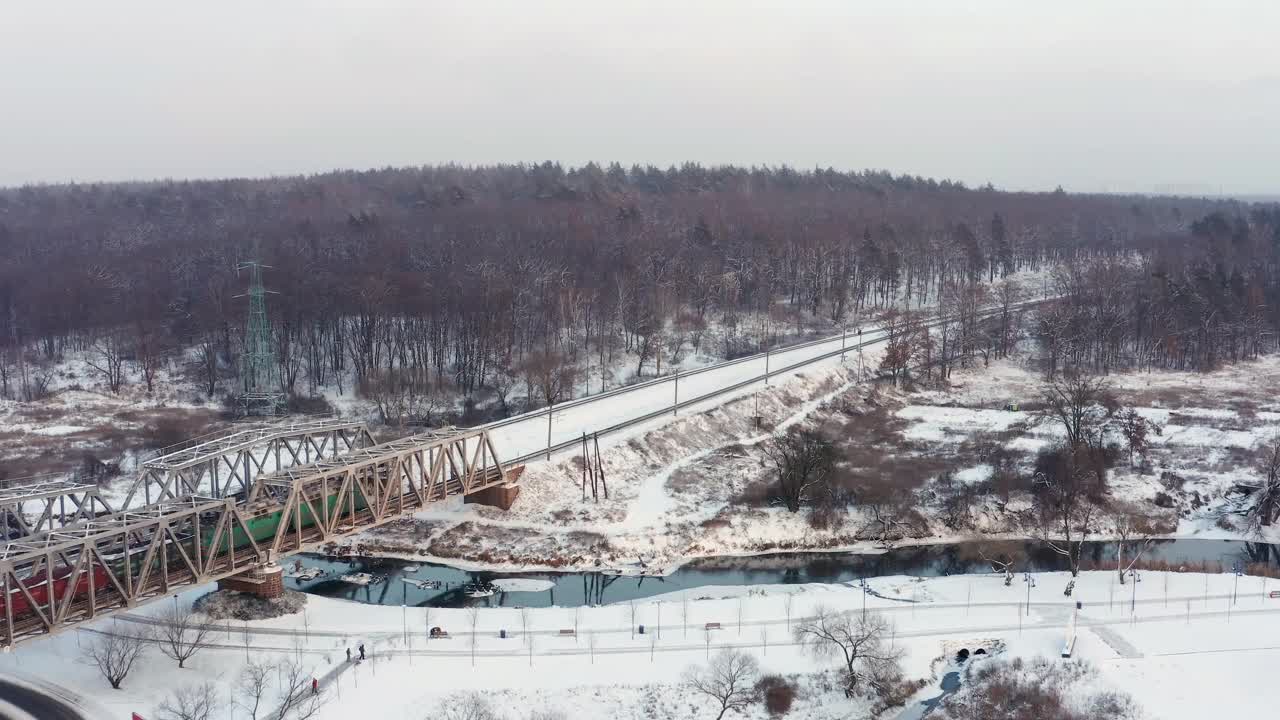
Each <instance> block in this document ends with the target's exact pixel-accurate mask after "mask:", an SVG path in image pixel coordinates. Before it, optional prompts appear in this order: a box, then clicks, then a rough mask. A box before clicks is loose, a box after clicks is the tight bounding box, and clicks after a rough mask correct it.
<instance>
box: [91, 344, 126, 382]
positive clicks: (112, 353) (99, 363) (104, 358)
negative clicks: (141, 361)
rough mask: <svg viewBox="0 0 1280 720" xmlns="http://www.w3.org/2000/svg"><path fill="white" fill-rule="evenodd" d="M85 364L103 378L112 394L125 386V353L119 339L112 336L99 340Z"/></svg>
mask: <svg viewBox="0 0 1280 720" xmlns="http://www.w3.org/2000/svg"><path fill="white" fill-rule="evenodd" d="M85 364H87V365H88V366H89V367H91V368H93V369H94V370H96V371H97V372H98V374H99V375H101V376H102V379H103V381H105V382H106V383H107V387H108V388H110V389H111V392H113V393H118V392H120V386H121V385H123V384H124V352H123V350H122V349H121V347H120V339H119V338H117V337H116V336H115V335H112V334H108V335H106V336H104V337H101V338H99V339H98V341H97V342H95V343H94V344H93V347H92V348H91V349H90V352H89V355H88V357H86V358H85Z"/></svg>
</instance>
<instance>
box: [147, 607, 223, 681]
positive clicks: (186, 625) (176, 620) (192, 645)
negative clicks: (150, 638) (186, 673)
mask: <svg viewBox="0 0 1280 720" xmlns="http://www.w3.org/2000/svg"><path fill="white" fill-rule="evenodd" d="M159 620H160V627H159V629H158V630H157V631H156V640H157V642H158V643H159V645H160V652H162V653H164V655H165V656H166V657H168V658H170V659H172V660H176V661H178V667H185V666H186V662H187V660H189V659H191V656H193V655H195V654H196V653H198V652H200V651H201V650H203V649H204V648H206V647H208V646H209V641H210V640H211V636H212V635H213V631H214V626H213V624H212V623H210V622H209V620H208V618H206V617H205V616H204V615H203V614H201V613H198V612H196V611H195V610H193V609H191V608H190V607H186V608H182V607H179V606H177V605H176V604H174V605H171V606H169V608H168V609H167V610H165V611H164V612H162V613H161V614H160V617H159Z"/></svg>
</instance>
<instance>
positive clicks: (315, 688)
mask: <svg viewBox="0 0 1280 720" xmlns="http://www.w3.org/2000/svg"><path fill="white" fill-rule="evenodd" d="M311 694H312V695H319V694H320V681H319V680H317V679H315V678H311Z"/></svg>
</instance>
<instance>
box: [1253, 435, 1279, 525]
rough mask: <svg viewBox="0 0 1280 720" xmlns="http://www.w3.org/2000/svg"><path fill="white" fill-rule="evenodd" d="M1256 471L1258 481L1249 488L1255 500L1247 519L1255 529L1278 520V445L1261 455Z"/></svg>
mask: <svg viewBox="0 0 1280 720" xmlns="http://www.w3.org/2000/svg"><path fill="white" fill-rule="evenodd" d="M1258 470H1259V473H1258V474H1259V475H1260V478H1259V481H1258V483H1256V484H1255V485H1252V486H1250V488H1249V489H1251V490H1252V493H1253V495H1254V498H1255V499H1254V502H1253V507H1252V508H1250V509H1249V518H1250V521H1251V522H1252V523H1253V524H1254V525H1255V526H1256V527H1260V528H1262V527H1270V526H1271V524H1272V523H1273V522H1275V521H1276V519H1277V518H1280V443H1276V444H1275V445H1273V446H1272V447H1271V448H1270V449H1268V450H1267V451H1266V452H1264V453H1263V455H1262V462H1261V463H1259V465H1258Z"/></svg>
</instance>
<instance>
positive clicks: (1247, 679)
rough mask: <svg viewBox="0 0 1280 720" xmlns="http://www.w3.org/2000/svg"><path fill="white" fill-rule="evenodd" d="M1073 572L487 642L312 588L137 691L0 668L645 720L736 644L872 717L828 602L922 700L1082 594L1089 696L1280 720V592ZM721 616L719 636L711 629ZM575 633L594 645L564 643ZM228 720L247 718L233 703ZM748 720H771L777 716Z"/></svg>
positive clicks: (1060, 634) (118, 710)
mask: <svg viewBox="0 0 1280 720" xmlns="http://www.w3.org/2000/svg"><path fill="white" fill-rule="evenodd" d="M1067 580H1068V576H1067V575H1066V574H1065V573H1045V574H1039V575H1036V576H1034V581H1035V584H1034V586H1033V587H1030V588H1028V587H1027V585H1026V584H1025V583H1024V582H1023V581H1022V580H1021V579H1017V580H1015V581H1014V582H1013V584H1012V585H1011V586H1005V585H1004V584H1003V582H1002V578H1001V577H1000V576H997V575H975V576H952V577H941V578H911V577H884V578H875V579H872V580H870V581H869V584H868V590H869V591H870V592H867V593H864V592H863V590H862V588H861V587H858V586H854V585H772V586H768V585H766V586H743V587H707V588H701V589H698V590H693V591H690V592H688V593H677V594H671V595H666V596H658V597H654V598H649V599H647V600H646V601H645V602H643V603H637V604H636V605H635V606H632V605H630V604H619V605H609V606H603V607H592V608H583V609H580V610H574V609H569V608H533V609H530V610H528V611H527V612H526V614H525V618H526V620H527V622H526V620H522V618H521V611H520V610H518V609H513V608H496V609H487V608H486V609H481V610H479V611H478V612H477V613H475V615H474V620H475V628H474V629H475V634H474V636H473V635H472V625H471V623H472V618H473V616H472V614H471V613H470V612H469V611H468V610H466V609H431V610H426V609H424V608H407V609H401V608H395V607H385V606H366V605H359V606H357V605H353V604H351V603H348V602H344V601H341V600H330V599H326V598H320V597H312V598H311V599H310V601H309V603H308V605H307V610H306V614H305V617H304V616H303V615H302V614H296V615H292V616H286V617H283V618H277V619H274V620H266V621H258V622H254V623H252V624H251V632H252V635H251V636H250V645H251V647H250V649H249V650H246V649H245V647H244V642H243V636H244V633H243V629H242V628H243V625H242V624H241V623H235V624H234V626H233V627H232V628H231V631H230V632H229V633H218V634H217V636H216V637H215V638H214V642H215V643H216V644H217V645H218V647H213V648H209V649H206V650H203V651H201V653H199V654H197V655H196V656H195V657H194V658H193V659H192V660H190V661H189V662H188V665H189V667H188V668H186V669H182V670H179V669H178V668H177V667H176V665H175V664H174V663H173V662H172V661H170V660H168V659H167V658H164V657H163V656H161V655H160V654H159V653H157V652H154V651H153V652H151V653H150V654H149V655H148V656H146V657H145V658H144V660H143V661H142V662H141V663H140V664H139V666H138V667H137V668H136V669H135V670H134V671H133V673H132V674H131V675H130V676H129V678H128V679H127V680H126V681H125V685H124V689H122V690H120V691H112V690H109V689H107V688H106V685H105V683H104V681H102V680H101V679H100V678H98V677H97V676H96V672H95V670H94V669H93V668H91V667H89V666H87V665H85V664H84V663H83V662H81V661H80V660H79V658H80V657H81V652H80V650H79V649H78V644H79V643H88V642H91V641H92V640H93V638H94V635H93V632H92V631H91V630H88V631H81V632H80V633H73V634H66V635H61V636H56V637H54V638H46V639H43V640H39V641H35V642H32V643H30V644H27V645H24V646H22V647H21V648H19V649H18V650H17V651H16V652H14V653H12V654H9V655H7V656H5V657H3V658H0V670H3V671H4V672H6V673H17V674H18V675H20V676H39V677H43V678H45V679H46V680H48V681H51V682H53V683H55V684H57V685H59V686H61V687H63V688H66V689H67V690H69V691H71V692H73V693H75V694H78V695H80V696H82V697H84V698H85V703H86V705H87V706H88V707H90V708H93V709H96V710H98V711H99V712H101V713H103V714H102V715H101V717H121V716H126V717H127V713H128V712H140V713H141V714H142V715H143V716H144V717H148V718H150V717H153V714H149V713H154V711H155V708H156V706H157V705H158V704H159V702H160V701H161V700H162V699H163V697H164V695H165V694H166V693H167V692H168V691H170V690H172V689H173V688H176V687H179V686H181V685H183V684H190V683H197V682H203V681H205V680H212V681H214V682H215V683H217V684H218V687H219V688H220V690H219V695H220V696H221V697H225V698H228V699H229V698H232V697H233V696H236V695H237V691H236V690H235V687H234V686H235V683H236V677H237V675H238V673H239V672H240V670H241V668H242V667H243V666H244V664H245V661H246V660H245V659H246V656H249V657H252V658H255V659H258V660H269V661H270V660H276V659H283V658H287V657H292V658H295V659H300V660H301V662H302V663H303V664H305V665H306V666H307V667H308V669H309V671H310V672H311V673H312V674H313V675H314V676H316V677H318V678H323V683H324V685H323V689H324V690H325V692H326V693H327V695H326V698H325V702H324V709H323V711H322V713H321V715H320V716H319V717H320V718H323V719H326V720H327V719H333V720H338V719H340V718H350V717H353V716H359V717H363V716H370V717H386V718H412V719H416V718H427V717H437V716H439V713H440V711H441V709H442V707H443V706H444V705H445V704H447V703H448V702H450V700H449V696H450V695H451V693H453V692H455V691H458V690H468V689H473V690H480V691H483V692H484V694H485V696H486V697H488V698H489V699H490V700H492V701H493V703H494V704H495V705H496V706H497V707H498V708H499V709H500V710H501V711H502V712H503V713H504V717H507V718H512V719H523V718H527V717H530V715H531V713H532V712H533V711H538V710H543V711H552V710H558V711H560V712H563V713H564V716H565V717H567V718H571V719H574V720H577V719H579V718H581V719H583V720H588V719H591V718H598V717H606V716H607V717H615V718H622V719H624V720H631V719H633V718H634V719H636V720H639V719H641V718H694V717H705V716H706V713H707V712H708V711H709V710H710V703H709V702H708V701H707V700H706V699H705V698H702V697H699V696H697V695H696V694H694V693H693V692H692V691H691V690H689V689H688V688H687V687H685V686H683V685H682V684H681V674H682V672H683V671H684V669H685V668H687V667H689V666H691V665H697V664H699V663H705V662H706V658H707V655H708V654H709V653H714V652H715V651H716V650H717V649H719V648H723V647H737V648H742V649H744V650H746V651H747V652H749V653H751V654H753V655H754V656H756V657H757V659H758V660H759V662H760V664H761V667H762V669H763V670H764V671H765V672H774V673H780V674H783V675H799V676H800V680H801V682H800V683H799V684H800V687H801V696H800V698H799V699H798V701H797V704H796V706H795V707H794V708H793V710H792V713H791V715H790V717H796V718H861V717H866V714H865V713H866V709H867V707H868V706H869V703H868V701H867V700H866V699H862V698H856V699H853V700H846V699H845V698H844V697H843V695H842V694H841V693H840V692H839V690H838V689H837V688H836V686H835V684H834V679H833V678H831V677H830V676H827V677H826V678H825V679H824V678H823V677H821V676H818V675H815V673H820V672H829V671H830V670H832V669H834V661H833V660H831V659H818V658H814V657H811V656H809V655H807V654H805V653H804V652H802V650H801V648H799V647H798V646H796V645H795V643H794V639H793V637H792V634H791V632H790V628H793V627H794V626H795V625H796V624H797V622H798V621H799V620H800V619H801V618H803V617H805V616H808V615H810V614H812V613H813V612H814V611H815V608H816V607H818V606H819V605H823V606H827V607H830V608H835V609H839V610H847V611H851V612H853V613H861V612H863V608H864V607H865V608H866V611H867V612H869V613H877V612H878V613H883V614H884V615H885V616H886V617H887V618H888V619H889V620H891V621H892V623H893V626H894V629H893V631H892V642H893V643H894V644H895V645H896V646H898V647H900V648H901V649H902V650H903V651H904V653H905V655H904V660H903V666H904V669H905V671H906V674H907V675H908V676H909V677H911V678H923V679H927V680H928V681H929V682H928V684H927V685H926V687H925V689H923V690H921V691H920V693H919V694H918V695H917V696H916V698H915V700H913V701H912V704H914V703H915V702H917V701H919V700H923V699H925V698H928V697H932V696H934V695H936V694H937V689H936V681H937V678H938V674H939V673H940V672H941V671H942V670H943V668H944V666H945V665H946V662H947V661H949V660H950V659H951V655H952V653H954V652H956V650H957V648H960V647H966V648H969V649H971V650H972V649H976V648H978V647H985V648H999V647H1003V652H1004V654H1005V655H1006V656H1009V657H1014V656H1017V657H1023V658H1034V657H1044V658H1049V659H1052V660H1053V661H1054V662H1058V660H1057V659H1056V658H1057V657H1058V655H1059V653H1060V650H1061V648H1062V645H1063V642H1064V639H1065V637H1066V632H1067V630H1066V627H1067V624H1068V622H1069V618H1070V615H1071V613H1072V609H1073V607H1074V605H1073V601H1075V600H1079V601H1080V602H1081V603H1082V604H1083V609H1082V610H1081V612H1080V615H1079V618H1078V632H1077V641H1076V645H1075V652H1074V656H1075V657H1076V658H1081V659H1084V660H1086V661H1088V662H1089V663H1090V664H1091V665H1092V666H1093V667H1094V668H1095V669H1096V671H1097V675H1096V677H1093V678H1090V681H1089V683H1088V686H1089V689H1090V690H1094V691H1096V690H1099V689H1105V688H1111V689H1118V690H1122V691H1124V692H1127V693H1129V694H1131V695H1132V696H1133V697H1134V699H1135V700H1136V701H1137V702H1138V703H1139V705H1141V706H1142V707H1143V708H1145V710H1146V711H1147V715H1146V716H1147V717H1153V718H1166V719H1168V720H1179V719H1181V718H1186V719H1187V720H1191V719H1193V718H1194V719H1198V718H1204V717H1210V716H1220V717H1224V718H1237V717H1239V718H1244V717H1266V716H1268V714H1269V710H1270V709H1272V708H1273V707H1274V703H1275V702H1276V701H1277V700H1278V699H1280V693H1277V692H1275V691H1274V690H1273V689H1272V684H1271V683H1270V680H1269V674H1270V672H1271V670H1270V668H1271V666H1273V665H1274V664H1275V662H1276V661H1277V660H1280V645H1278V644H1277V643H1276V642H1275V641H1274V639H1273V638H1274V637H1275V636H1276V633H1277V632H1280V599H1271V598H1268V597H1267V594H1268V592H1269V591H1270V590H1271V589H1273V588H1280V581H1275V580H1268V579H1266V578H1258V577H1244V578H1240V579H1239V580H1238V585H1237V584H1236V583H1237V580H1236V578H1235V577H1234V576H1232V575H1230V574H1211V575H1203V574H1196V573H1167V574H1162V573H1155V572H1150V573H1143V574H1142V578H1141V582H1139V583H1137V584H1130V585H1126V586H1120V585H1118V584H1116V579H1115V574H1114V573H1109V572H1094V573H1084V574H1083V575H1082V576H1081V577H1080V578H1079V580H1078V581H1077V584H1076V586H1075V593H1074V596H1073V597H1072V598H1067V597H1064V596H1063V594H1062V590H1063V587H1064V585H1065V583H1066V581H1067ZM195 594H196V593H194V592H193V593H189V594H187V595H185V596H183V598H182V600H181V601H184V602H185V601H188V600H189V599H190V598H191V597H193V596H194V595H195ZM1233 594H1234V595H1235V597H1234V602H1233ZM1028 598H1030V605H1029V606H1028V605H1026V601H1027V599H1028ZM1131 603H1132V607H1133V608H1134V610H1133V611H1131V609H1130V608H1131ZM154 611H155V610H154V606H153V608H150V609H147V610H146V611H144V612H154ZM633 612H634V616H633V614H632V613H633ZM130 617H132V616H130ZM633 620H634V623H633ZM708 623H719V625H720V628H719V629H715V630H706V629H705V628H706V626H707V624H708ZM633 624H634V625H640V624H643V625H645V632H644V633H643V634H641V633H639V632H633V630H634V629H635V628H633V627H632V626H633ZM434 626H439V627H441V628H444V629H445V630H447V631H448V633H449V635H450V637H449V638H448V639H436V640H428V639H427V637H426V630H427V628H429V627H434ZM93 627H94V628H95V629H97V628H103V629H111V628H112V627H114V628H115V629H117V630H120V631H126V632H127V631H130V630H132V629H136V628H138V627H141V625H139V624H138V623H136V622H133V621H131V620H130V619H129V618H128V617H126V618H124V619H120V620H107V621H101V622H99V623H97V624H96V625H95V626H93ZM572 629H576V633H575V634H572V635H568V634H562V633H563V632H565V631H568V630H572ZM503 630H505V631H506V635H507V637H506V638H502V637H500V634H501V631H503ZM473 637H474V638H475V643H474V646H473V643H472V638H473ZM360 643H364V644H365V646H366V649H367V650H368V651H369V653H370V655H371V659H370V660H367V661H366V662H364V663H362V664H359V665H355V664H348V663H346V662H345V649H346V648H347V647H351V648H352V649H355V648H356V646H357V645H359V644H360ZM1232 688H1235V689H1239V688H1252V690H1251V691H1249V692H1237V691H1235V690H1231V689H1232ZM895 712H896V711H891V712H890V713H888V714H887V715H886V717H893V716H894V715H895ZM1224 712H1225V713H1226V714H1224ZM215 717H227V718H232V719H234V718H247V717H248V715H247V713H245V712H244V711H243V710H239V709H236V708H231V707H224V708H222V709H221V710H220V712H219V713H218V714H217V715H215ZM748 717H752V718H763V717H765V713H764V710H763V708H761V707H759V706H757V707H756V708H755V709H753V710H752V712H751V713H750V714H749V715H748Z"/></svg>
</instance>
